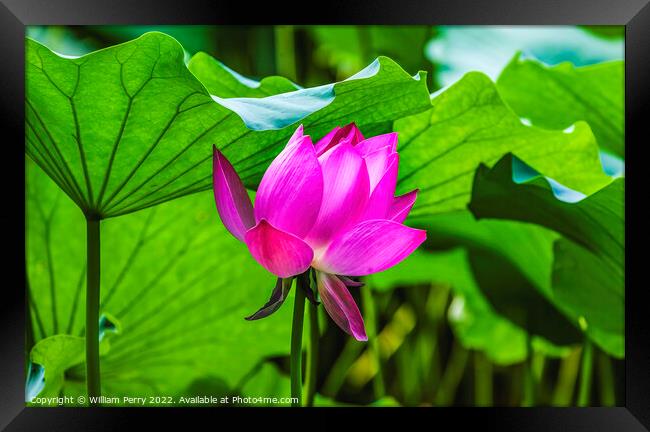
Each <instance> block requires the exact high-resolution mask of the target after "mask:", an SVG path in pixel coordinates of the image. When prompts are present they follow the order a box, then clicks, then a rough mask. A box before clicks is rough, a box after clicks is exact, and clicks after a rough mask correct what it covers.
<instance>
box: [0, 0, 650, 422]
mask: <svg viewBox="0 0 650 432" xmlns="http://www.w3.org/2000/svg"><path fill="white" fill-rule="evenodd" d="M649 2H650V0H617V1H612V0H571V1H570V2H568V1H564V2H563V1H562V0H547V1H544V2H535V1H534V0H526V1H524V0H498V1H495V0H492V1H490V2H488V1H483V2H477V1H472V0H455V1H450V0H444V1H442V0H438V1H437V2H435V3H434V2H426V1H423V0H401V2H400V3H399V4H397V3H396V2H391V1H390V0H374V1H372V2H370V1H367V2H361V1H359V0H348V1H347V2H346V1H345V0H330V1H329V2H327V4H324V6H323V8H322V9H323V10H320V11H318V12H311V13H309V12H302V11H301V10H300V9H297V8H295V7H292V8H281V7H278V5H277V4H276V3H273V4H271V3H256V4H255V11H254V13H252V12H251V7H250V5H249V4H246V3H244V2H238V3H236V2H226V1H220V2H218V3H217V2H214V1H210V0H184V1H183V2H182V5H181V4H179V3H178V2H176V1H174V0H157V1H156V0H137V1H136V0H130V1H119V0H104V1H88V0H86V1H83V0H57V1H54V0H49V1H48V0H1V3H0V32H1V33H2V36H3V38H2V41H3V43H2V50H3V54H4V55H3V57H4V58H5V59H6V60H5V61H4V62H3V65H2V68H0V90H1V92H2V102H0V109H1V112H0V114H1V118H2V122H3V125H4V128H3V132H4V133H5V136H6V138H5V140H4V141H5V143H6V145H5V146H4V148H3V150H4V155H3V156H4V158H6V159H5V161H6V162H9V163H5V164H4V167H3V169H2V170H0V175H1V176H2V184H5V185H12V184H14V183H15V181H16V180H15V179H16V178H17V176H18V178H22V179H24V178H25V176H24V160H25V159H24V158H25V154H24V151H23V147H22V146H19V145H17V143H18V142H22V141H23V140H24V34H25V26H27V25H34V24H57V25H81V24H84V25H91V24H133V23H137V24H206V23H209V24H238V23H246V24H271V23H276V24H277V23H288V22H292V23H295V22H300V23H303V24H447V25H449V24H502V25H516V24H525V25H540V24H546V25H548V24H600V25H608V24H609V25H612V24H613V25H625V26H626V33H625V34H626V39H625V50H626V53H625V74H626V82H625V86H626V89H625V98H626V101H625V104H626V116H625V117H626V119H625V121H626V123H625V131H626V136H627V140H626V141H627V143H628V145H626V153H630V154H632V155H634V154H635V153H637V152H638V151H640V149H641V146H642V145H643V141H642V136H643V137H644V138H646V140H647V134H644V135H642V130H641V129H642V125H643V123H642V121H643V120H642V119H643V118H647V116H645V117H644V116H643V114H647V111H648V110H647V107H648V106H650V90H649V89H650V86H648V82H650V6H649V4H650V3H649ZM644 108H645V109H644ZM644 111H645V112H644ZM7 135H8V136H7ZM631 142H632V143H634V144H633V145H629V143H631ZM639 159H640V158H638V157H634V156H632V157H627V158H626V165H627V171H628V172H627V173H626V177H630V176H631V177H632V179H633V182H632V183H633V186H632V189H630V185H628V188H627V189H626V201H627V203H626V216H627V218H628V219H627V220H628V222H627V223H628V224H631V223H633V222H631V221H634V219H635V217H636V216H635V215H637V214H639V213H640V212H641V211H642V208H641V207H640V206H639V205H637V204H636V202H635V200H634V199H629V198H630V197H631V195H632V191H633V190H634V189H635V186H634V180H635V179H636V171H637V170H636V166H637V163H639V165H640V164H641V162H637V160H639ZM7 167H9V168H10V169H6V168H7ZM640 168H641V169H643V168H642V167H640ZM23 188H24V180H23ZM3 195H4V197H5V203H6V204H5V205H6V206H7V208H11V209H16V208H18V209H21V210H20V211H15V210H13V211H4V212H2V213H0V217H1V218H2V219H1V220H2V230H3V232H2V233H3V238H4V239H8V240H9V241H8V242H5V245H6V246H4V248H5V252H6V253H7V254H6V257H8V258H7V259H6V260H5V261H4V262H5V263H6V264H8V265H7V267H8V268H10V269H11V270H12V272H11V275H12V278H10V279H7V278H5V279H4V280H5V283H4V285H5V289H4V292H3V297H4V299H3V301H2V302H0V340H2V345H3V347H4V349H3V351H2V353H3V355H2V356H1V357H0V359H1V360H0V361H1V363H2V367H1V368H0V383H1V384H0V388H2V391H1V392H0V429H4V428H5V427H7V430H20V431H22V430H30V431H31V430H43V429H45V430H65V431H73V430H86V431H87V430H107V431H108V430H115V429H117V428H124V427H128V426H130V425H132V424H134V423H136V422H139V421H142V422H143V424H144V425H148V426H151V422H152V420H153V421H154V422H160V421H165V422H169V423H168V424H172V423H178V424H181V425H183V426H185V427H187V425H188V423H187V422H186V420H187V417H186V416H180V415H179V414H181V413H182V414H186V413H187V411H186V410H187V409H184V408H166V409H155V408H141V409H137V410H136V409H130V408H111V409H98V408H65V409H59V408H41V409H25V408H26V407H25V403H24V382H25V379H24V364H23V363H24V361H25V352H24V328H25V303H26V302H25V293H24V291H22V290H21V289H16V286H21V287H24V286H25V284H26V283H27V279H26V268H25V261H24V257H25V244H24V232H25V230H24V229H25V213H24V212H25V205H24V190H23V191H20V190H19V188H4V190H3ZM630 218H632V219H630ZM640 225H641V224H640ZM641 227H642V228H641V229H640V230H639V229H635V230H634V237H632V236H628V235H627V233H628V231H629V230H626V258H628V257H629V258H630V259H639V258H637V257H638V256H639V255H638V254H634V252H632V251H640V250H639V249H640V248H639V246H637V245H638V244H641V240H637V239H639V234H641V235H645V234H647V228H643V225H641ZM628 262H630V261H628ZM635 264H636V263H634V264H632V265H631V266H628V267H627V271H626V274H627V277H628V280H629V274H631V273H633V272H635V270H634V269H637V268H639V266H637V265H635ZM637 273H638V271H637ZM632 287H633V289H632ZM643 290H645V286H643V285H637V284H636V283H634V284H626V298H627V300H626V310H625V323H626V325H625V351H626V358H625V371H626V372H625V385H626V387H625V407H616V408H541V407H539V408H527V409H526V408H451V409H442V408H438V409H437V408H433V409H414V408H402V409H400V410H398V411H395V410H382V409H377V408H372V409H364V408H359V409H355V410H347V409H339V408H334V409H333V410H334V411H335V412H336V414H337V415H338V414H344V413H346V412H347V413H354V414H353V415H354V416H355V417H357V416H358V415H359V414H361V415H363V414H366V413H371V414H370V415H371V416H372V417H373V418H374V419H375V420H379V421H383V420H387V419H389V418H393V419H394V418H395V417H396V416H395V415H394V414H395V413H397V412H398V413H399V414H400V417H401V414H406V415H408V416H413V415H415V416H422V417H423V419H422V420H424V417H426V418H429V420H433V421H435V422H439V421H441V420H442V421H443V422H447V421H449V422H451V421H453V422H454V424H455V425H465V424H468V423H469V424H471V423H474V422H476V423H475V424H479V425H481V426H483V427H485V425H488V424H489V425H490V426H498V427H500V428H502V429H505V430H509V429H515V430H519V431H546V430H556V429H561V430H565V429H566V430H571V431H578V430H584V431H590V432H595V431H611V430H614V429H618V430H623V431H632V430H634V431H642V430H650V429H648V428H650V368H649V367H648V366H649V365H650V344H648V338H649V336H650V325H649V324H648V318H647V316H648V314H647V312H646V311H645V308H646V305H647V303H646V302H643V301H642V296H643V294H642V292H643ZM190 410H191V416H192V419H193V420H192V421H193V422H198V421H206V422H207V421H210V420H214V413H215V411H212V410H210V409H200V408H199V409H197V408H190ZM330 410H331V409H330ZM255 411H256V415H257V416H260V417H259V419H260V420H262V421H264V420H267V418H266V417H269V419H268V420H270V417H271V415H273V417H277V414H280V415H281V416H283V415H290V416H291V417H287V419H288V420H289V419H291V420H290V421H295V420H297V419H296V414H298V417H299V418H302V416H303V415H305V414H307V413H312V410H309V409H303V410H301V411H300V413H296V412H295V410H288V409H284V410H272V409H262V410H255ZM278 411H280V412H278ZM218 413H219V418H220V419H221V418H224V416H225V417H229V419H230V420H233V421H241V413H240V412H238V409H236V408H219V411H218ZM389 413H390V414H389ZM230 416H232V417H230ZM235 416H237V418H235ZM644 425H645V426H644Z"/></svg>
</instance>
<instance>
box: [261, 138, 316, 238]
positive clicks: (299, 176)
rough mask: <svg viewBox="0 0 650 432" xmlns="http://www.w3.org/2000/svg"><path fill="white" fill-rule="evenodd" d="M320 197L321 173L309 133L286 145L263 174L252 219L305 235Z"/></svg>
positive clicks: (314, 215)
mask: <svg viewBox="0 0 650 432" xmlns="http://www.w3.org/2000/svg"><path fill="white" fill-rule="evenodd" d="M322 199H323V173H322V171H321V167H320V164H319V163H318V159H317V158H316V153H315V152H314V146H313V145H312V143H311V138H309V136H308V135H305V136H302V137H300V138H298V139H297V140H296V141H295V142H293V143H291V144H290V145H287V146H286V147H285V148H284V150H282V152H281V153H280V154H279V155H278V156H277V157H276V158H275V159H274V160H273V162H272V163H271V165H270V166H269V167H268V169H267V170H266V172H265V173H264V177H262V181H261V182H260V186H259V188H258V190H257V195H256V196H255V220H256V221H257V222H259V221H261V220H262V219H266V220H268V221H269V222H270V223H271V224H272V225H273V226H275V227H277V228H278V229H280V230H282V231H286V232H289V233H291V234H295V235H296V236H298V237H301V238H302V237H304V236H305V234H307V233H308V232H309V230H310V229H311V227H312V226H313V225H314V222H316V217H317V216H318V211H319V208H320V203H321V201H322Z"/></svg>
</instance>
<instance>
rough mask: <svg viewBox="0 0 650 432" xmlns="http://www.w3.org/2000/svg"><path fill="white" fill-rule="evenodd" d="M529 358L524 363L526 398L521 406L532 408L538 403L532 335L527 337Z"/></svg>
mask: <svg viewBox="0 0 650 432" xmlns="http://www.w3.org/2000/svg"><path fill="white" fill-rule="evenodd" d="M526 348H527V353H528V355H527V357H526V359H525V360H524V363H523V366H522V367H523V371H524V397H523V398H522V401H521V406H524V407H532V406H535V404H536V402H537V391H536V387H537V386H536V383H535V375H534V372H533V355H534V352H533V344H532V338H531V337H530V335H528V336H527V337H526Z"/></svg>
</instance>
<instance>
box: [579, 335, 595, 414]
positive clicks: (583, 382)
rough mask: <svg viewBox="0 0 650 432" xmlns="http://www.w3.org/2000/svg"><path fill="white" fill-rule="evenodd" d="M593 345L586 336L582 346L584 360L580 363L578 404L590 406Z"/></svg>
mask: <svg viewBox="0 0 650 432" xmlns="http://www.w3.org/2000/svg"><path fill="white" fill-rule="evenodd" d="M593 350H594V349H593V345H592V344H591V341H590V340H589V339H588V338H586V337H585V342H584V344H583V346H582V361H581V363H580V383H579V387H578V406H580V407H586V406H589V402H590V396H591V378H592V373H591V372H592V369H593V363H594V358H593V357H594V353H593Z"/></svg>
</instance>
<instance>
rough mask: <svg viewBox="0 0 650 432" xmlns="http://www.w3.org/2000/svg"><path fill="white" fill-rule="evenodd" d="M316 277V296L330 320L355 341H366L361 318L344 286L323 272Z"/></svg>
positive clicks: (333, 276) (366, 337)
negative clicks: (318, 297)
mask: <svg viewBox="0 0 650 432" xmlns="http://www.w3.org/2000/svg"><path fill="white" fill-rule="evenodd" d="M317 275H318V277H317V280H318V294H319V296H320V299H321V301H322V302H323V306H325V310H326V311H327V313H328V314H329V316H330V317H331V318H332V320H334V322H335V323H336V325H338V326H339V327H341V329H342V330H343V331H345V332H346V333H348V334H349V335H351V336H353V337H354V338H355V339H356V340H359V341H367V340H368V336H366V329H365V327H364V325H363V317H362V316H361V312H359V308H358V307H357V305H356V303H355V302H354V299H353V298H352V295H350V292H349V291H348V288H347V287H346V286H345V284H344V283H343V282H341V280H339V278H338V277H336V276H335V275H331V274H327V273H323V272H317Z"/></svg>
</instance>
